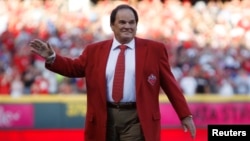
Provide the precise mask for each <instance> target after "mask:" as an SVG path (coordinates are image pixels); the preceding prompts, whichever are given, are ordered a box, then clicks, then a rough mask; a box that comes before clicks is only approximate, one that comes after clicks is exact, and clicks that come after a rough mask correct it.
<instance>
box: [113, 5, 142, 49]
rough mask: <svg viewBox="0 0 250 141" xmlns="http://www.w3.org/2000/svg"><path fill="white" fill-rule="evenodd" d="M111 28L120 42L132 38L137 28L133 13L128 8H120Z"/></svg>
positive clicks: (126, 41)
mask: <svg viewBox="0 0 250 141" xmlns="http://www.w3.org/2000/svg"><path fill="white" fill-rule="evenodd" d="M111 28H112V30H113V32H114V35H115V37H116V39H117V40H118V41H119V42H120V43H121V44H125V43H128V42H130V41H131V40H132V39H133V38H134V36H135V34H136V28H137V23H136V21H135V16H134V13H133V12H132V11H131V10H130V9H120V10H119V11H118V12H117V14H116V17H115V22H114V24H113V25H111Z"/></svg>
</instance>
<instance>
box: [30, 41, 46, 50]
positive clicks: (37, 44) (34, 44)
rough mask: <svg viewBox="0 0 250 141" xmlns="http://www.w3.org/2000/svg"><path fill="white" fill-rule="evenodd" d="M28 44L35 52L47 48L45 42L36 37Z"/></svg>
mask: <svg viewBox="0 0 250 141" xmlns="http://www.w3.org/2000/svg"><path fill="white" fill-rule="evenodd" d="M30 46H31V47H32V48H33V50H34V51H36V52H41V51H43V50H45V49H46V48H48V47H47V44H46V43H44V42H43V41H41V40H38V39H35V40H33V41H31V42H30Z"/></svg>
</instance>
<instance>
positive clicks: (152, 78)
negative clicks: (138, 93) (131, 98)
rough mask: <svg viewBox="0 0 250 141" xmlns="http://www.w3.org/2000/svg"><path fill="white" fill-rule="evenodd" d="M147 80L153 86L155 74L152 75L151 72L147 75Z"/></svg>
mask: <svg viewBox="0 0 250 141" xmlns="http://www.w3.org/2000/svg"><path fill="white" fill-rule="evenodd" d="M148 82H149V83H150V84H151V85H152V86H153V85H154V84H155V82H156V76H155V75H153V74H150V75H149V76H148Z"/></svg>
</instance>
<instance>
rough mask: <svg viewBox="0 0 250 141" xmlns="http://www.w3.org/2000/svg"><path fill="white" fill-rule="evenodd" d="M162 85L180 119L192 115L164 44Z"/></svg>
mask: <svg viewBox="0 0 250 141" xmlns="http://www.w3.org/2000/svg"><path fill="white" fill-rule="evenodd" d="M159 54H160V55H159V56H160V85H161V88H162V89H163V91H164V92H165V94H166V95H167V97H168V99H169V101H170V103H171V104H172V105H173V107H174V109H175V111H176V113H177V115H178V117H179V118H180V119H182V118H184V117H187V116H189V115H191V112H190V109H189V107H188V104H187V101H186V99H185V97H184V95H183V93H182V91H181V89H180V87H179V85H178V82H177V81H176V79H175V77H174V75H173V74H172V72H171V67H170V65H169V59H168V52H167V49H166V47H165V46H164V45H163V44H162V46H161V48H160V51H159Z"/></svg>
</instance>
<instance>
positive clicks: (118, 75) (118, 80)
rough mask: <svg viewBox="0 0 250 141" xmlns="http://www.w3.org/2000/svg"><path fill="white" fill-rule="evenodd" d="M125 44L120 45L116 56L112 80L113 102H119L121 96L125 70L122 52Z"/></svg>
mask: <svg viewBox="0 0 250 141" xmlns="http://www.w3.org/2000/svg"><path fill="white" fill-rule="evenodd" d="M126 48H127V46H125V45H120V50H121V51H120V54H119V56H118V58H117V62H116V68H115V74H114V82H113V95H112V97H113V99H114V101H115V102H120V100H121V99H122V96H123V84H124V72H125V55H124V52H125V50H126Z"/></svg>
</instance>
